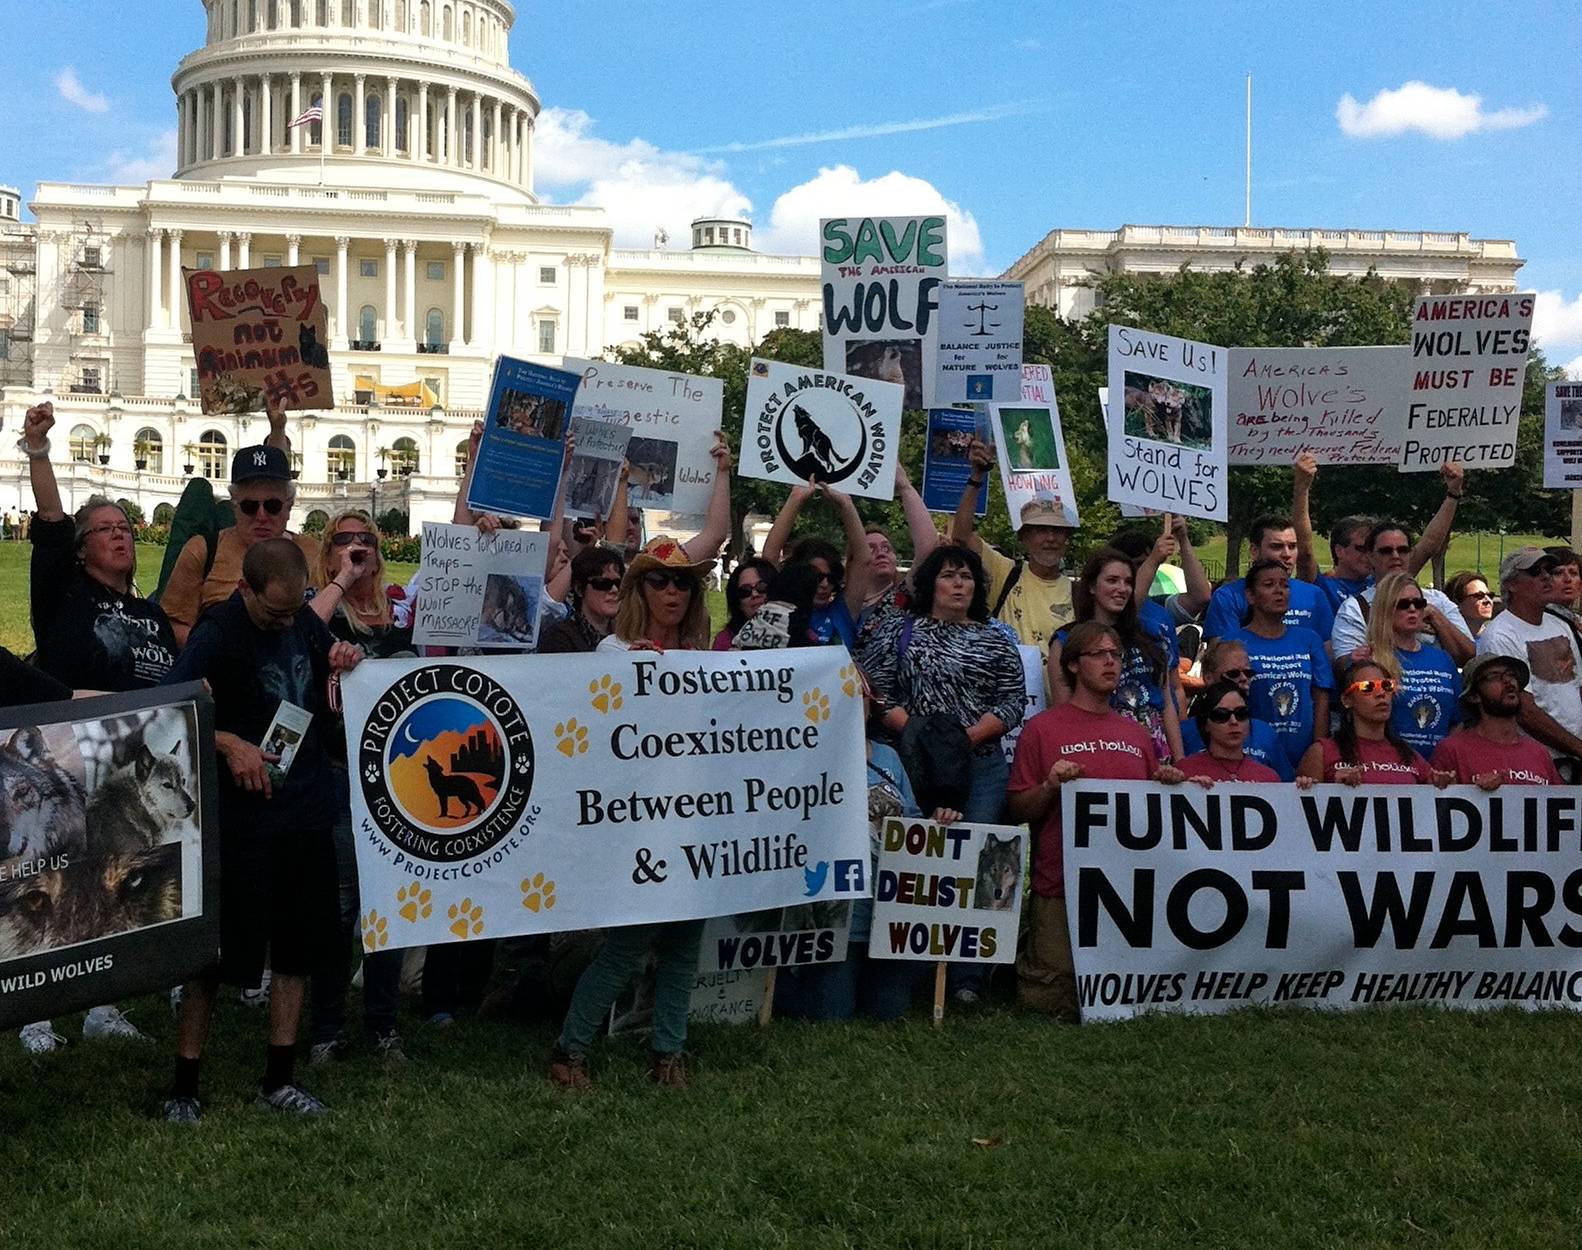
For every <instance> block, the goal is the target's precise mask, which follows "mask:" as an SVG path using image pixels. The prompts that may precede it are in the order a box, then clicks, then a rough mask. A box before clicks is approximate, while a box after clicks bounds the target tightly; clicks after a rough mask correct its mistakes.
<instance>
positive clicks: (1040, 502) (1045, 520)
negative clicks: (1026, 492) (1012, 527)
mask: <svg viewBox="0 0 1582 1250" xmlns="http://www.w3.org/2000/svg"><path fill="white" fill-rule="evenodd" d="M1024 525H1058V526H1060V527H1061V528H1063V529H1071V528H1072V526H1071V522H1070V521H1069V520H1067V518H1066V514H1065V511H1064V510H1063V509H1062V508H1061V507H1060V506H1059V505H1058V504H1056V503H1055V501H1054V500H1053V499H1048V498H1044V497H1042V496H1040V497H1036V498H1033V499H1029V500H1028V501H1027V502H1026V503H1024V504H1023V505H1022V511H1021V515H1020V516H1019V518H1018V520H1017V528H1018V529H1020V528H1021V527H1022V526H1024Z"/></svg>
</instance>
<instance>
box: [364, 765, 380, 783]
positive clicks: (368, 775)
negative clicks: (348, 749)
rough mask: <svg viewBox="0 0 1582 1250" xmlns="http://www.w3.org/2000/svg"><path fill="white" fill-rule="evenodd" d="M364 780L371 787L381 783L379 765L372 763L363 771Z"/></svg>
mask: <svg viewBox="0 0 1582 1250" xmlns="http://www.w3.org/2000/svg"><path fill="white" fill-rule="evenodd" d="M363 780H364V781H366V782H367V783H368V784H369V785H371V786H372V785H377V784H378V782H379V765H377V764H375V763H372V762H370V763H369V765H368V767H367V768H365V769H363Z"/></svg>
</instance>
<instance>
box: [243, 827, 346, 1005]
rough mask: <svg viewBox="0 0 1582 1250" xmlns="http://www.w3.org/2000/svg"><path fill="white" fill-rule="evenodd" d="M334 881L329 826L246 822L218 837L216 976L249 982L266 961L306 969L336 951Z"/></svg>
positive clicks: (287, 971) (283, 969)
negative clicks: (267, 826)
mask: <svg viewBox="0 0 1582 1250" xmlns="http://www.w3.org/2000/svg"><path fill="white" fill-rule="evenodd" d="M339 913H340V905H339V886H338V882H337V879H336V872H335V843H334V840H333V839H332V838H331V836H330V831H329V830H328V829H308V830H271V831H268V832H265V831H264V830H260V829H248V830H246V831H245V832H237V833H230V832H227V833H226V834H225V835H224V836H222V837H221V839H220V978H221V980H223V981H225V982H227V983H229V984H231V985H240V986H244V987H247V988H253V987H256V986H257V985H258V984H259V982H260V981H262V980H263V972H264V967H265V964H266V962H267V965H268V967H270V968H271V969H272V970H273V971H275V972H277V973H279V974H280V975H282V976H310V975H312V974H313V973H315V972H318V971H319V970H320V969H322V968H324V967H326V966H327V965H328V964H330V963H332V962H333V961H334V960H335V958H336V957H337V955H338V954H339V946H340V942H341V934H340V925H339Z"/></svg>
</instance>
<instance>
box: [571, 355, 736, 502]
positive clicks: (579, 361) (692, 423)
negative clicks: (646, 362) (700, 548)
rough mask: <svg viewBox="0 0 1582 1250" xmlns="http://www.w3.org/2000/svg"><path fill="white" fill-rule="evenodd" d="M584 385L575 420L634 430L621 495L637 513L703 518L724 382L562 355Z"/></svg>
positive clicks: (711, 483)
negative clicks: (592, 420)
mask: <svg viewBox="0 0 1582 1250" xmlns="http://www.w3.org/2000/svg"><path fill="white" fill-rule="evenodd" d="M564 364H565V367H566V368H567V369H571V370H573V371H574V372H575V373H576V374H577V375H578V376H579V377H580V378H581V379H582V384H581V385H580V386H579V387H578V388H577V402H576V406H575V407H574V408H573V409H572V416H574V417H591V418H596V419H598V420H600V421H616V422H620V423H621V424H623V425H629V426H631V427H632V441H631V442H630V443H628V444H627V447H626V460H627V463H628V464H630V465H631V466H632V471H631V477H630V478H629V479H628V482H627V488H626V494H627V499H628V501H629V502H630V503H631V504H633V505H634V506H636V507H639V508H645V509H651V510H653V511H655V512H674V513H677V514H679V515H681V516H689V517H691V516H703V515H704V514H705V513H706V512H708V510H709V500H710V499H711V498H712V497H713V494H714V457H713V456H711V455H710V454H709V451H710V449H711V448H712V447H713V446H714V432H715V431H716V430H718V429H719V428H720V425H721V423H722V420H723V414H724V409H725V382H724V380H723V379H721V378H700V377H697V376H695V375H694V374H690V373H672V372H670V371H669V370H666V369H644V368H641V367H639V366H637V365H612V364H610V363H609V362H608V361H605V360H585V359H583V358H582V357H580V356H567V357H566V358H565V361H564Z"/></svg>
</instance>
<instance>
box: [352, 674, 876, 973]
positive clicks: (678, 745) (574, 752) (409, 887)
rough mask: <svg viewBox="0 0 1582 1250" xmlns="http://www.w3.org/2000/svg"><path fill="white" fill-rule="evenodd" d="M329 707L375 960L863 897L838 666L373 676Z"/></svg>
mask: <svg viewBox="0 0 1582 1250" xmlns="http://www.w3.org/2000/svg"><path fill="white" fill-rule="evenodd" d="M342 692H343V696H344V702H345V708H346V742H347V749H348V751H349V752H350V756H349V759H350V761H351V768H352V799H351V801H352V822H353V829H354V831H355V832H356V835H357V865H358V874H359V878H360V880H361V888H362V906H363V909H364V916H363V925H364V928H365V930H366V931H367V932H370V933H378V934H379V935H380V938H379V941H380V944H381V945H389V946H403V947H404V946H424V945H429V944H433V943H438V942H450V941H462V940H467V939H471V938H478V937H505V936H509V935H511V934H516V933H544V932H551V931H554V930H564V929H596V928H603V927H605V926H607V925H612V924H646V923H649V922H656V921H665V920H690V919H702V918H705V917H709V916H719V915H725V914H729V913H736V912H753V911H762V910H764V909H766V908H771V907H784V906H787V905H792V904H801V903H821V902H825V901H829V900H835V899H852V898H862V897H866V896H867V895H868V893H869V891H870V890H871V887H872V882H871V880H870V870H869V861H868V856H869V835H868V821H867V793H868V792H867V786H866V784H865V781H864V776H865V773H864V765H863V756H864V751H863V741H864V739H863V723H862V720H863V717H862V697H861V694H862V692H861V690H860V688H859V682H858V675H857V669H856V666H855V665H854V664H852V663H851V660H850V658H849V657H848V656H847V655H846V653H845V652H844V651H842V650H841V649H840V648H838V647H836V648H825V647H807V648H803V649H801V650H796V651H765V652H756V653H748V652H696V653H688V652H679V651H675V652H669V653H666V654H663V655H659V654H656V653H654V652H645V651H632V652H616V653H608V652H598V653H594V654H589V655H563V656H555V657H553V658H552V659H544V658H542V657H531V656H517V657H509V658H501V657H494V656H487V657H476V658H465V659H445V660H437V659H428V660H382V661H380V662H379V663H377V664H363V665H360V666H359V667H357V668H356V669H354V670H353V671H352V672H350V673H348V674H346V676H345V677H344V679H343V681H342ZM529 696H530V697H529Z"/></svg>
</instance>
